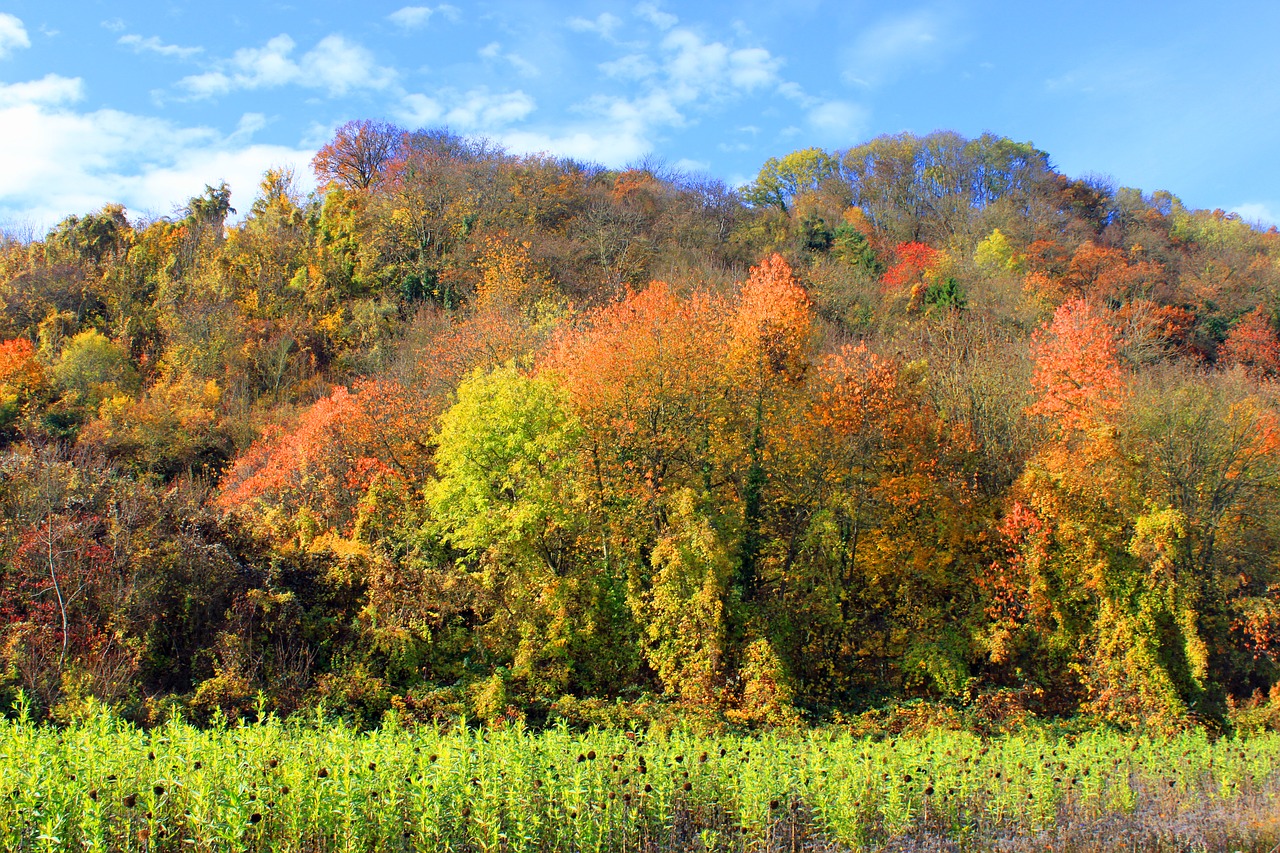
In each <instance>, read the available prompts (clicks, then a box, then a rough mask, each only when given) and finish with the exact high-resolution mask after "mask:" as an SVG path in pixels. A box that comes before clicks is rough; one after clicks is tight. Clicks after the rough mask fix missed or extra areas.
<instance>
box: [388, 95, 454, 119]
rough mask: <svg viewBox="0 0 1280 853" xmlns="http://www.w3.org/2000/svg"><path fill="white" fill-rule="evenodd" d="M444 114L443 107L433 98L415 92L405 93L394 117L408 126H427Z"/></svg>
mask: <svg viewBox="0 0 1280 853" xmlns="http://www.w3.org/2000/svg"><path fill="white" fill-rule="evenodd" d="M442 115H444V107H442V106H440V102H439V101H437V100H436V99H435V98H432V97H429V96H427V95H423V94H419V93H415V94H410V95H405V96H404V98H403V99H402V100H401V102H400V108H399V109H398V110H397V112H396V118H397V119H399V120H400V121H401V122H403V123H404V124H405V125H407V126H408V127H412V128H417V127H427V126H428V125H432V124H435V123H436V122H437V121H439V120H440V116H442Z"/></svg>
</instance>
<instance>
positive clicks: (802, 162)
mask: <svg viewBox="0 0 1280 853" xmlns="http://www.w3.org/2000/svg"><path fill="white" fill-rule="evenodd" d="M836 169H837V161H836V159H835V158H834V157H832V156H831V155H830V154H828V153H827V152H825V151H823V150H822V149H821V148H805V149H803V150H801V151H792V152H791V153H790V154H787V155H786V156H784V157H782V158H778V157H770V158H769V159H768V160H766V161H765V163H764V165H763V166H762V167H761V168H760V174H759V175H757V176H756V179H755V181H753V182H752V183H750V184H748V185H747V186H745V187H743V188H742V197H743V198H744V199H745V200H746V201H747V202H749V203H750V204H753V205H755V206H756V207H776V208H777V209H778V210H780V211H782V212H783V213H788V212H789V211H790V205H791V202H792V201H793V200H794V199H795V197H796V196H797V195H799V194H800V193H803V192H812V191H814V190H817V189H818V188H819V187H821V186H822V184H823V182H824V181H826V180H827V179H828V178H830V177H832V176H833V175H835V174H836Z"/></svg>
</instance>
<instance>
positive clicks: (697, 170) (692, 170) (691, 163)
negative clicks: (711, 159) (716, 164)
mask: <svg viewBox="0 0 1280 853" xmlns="http://www.w3.org/2000/svg"><path fill="white" fill-rule="evenodd" d="M671 166H672V168H673V169H675V170H676V171H677V172H680V173H681V174H684V175H704V174H706V173H708V172H710V171H711V164H710V163H708V162H706V161H705V160H690V159H689V158H688V157H681V158H680V159H679V160H677V161H676V162H675V163H673V164H671Z"/></svg>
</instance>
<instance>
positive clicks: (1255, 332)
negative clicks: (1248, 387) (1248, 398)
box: [1218, 306, 1280, 377]
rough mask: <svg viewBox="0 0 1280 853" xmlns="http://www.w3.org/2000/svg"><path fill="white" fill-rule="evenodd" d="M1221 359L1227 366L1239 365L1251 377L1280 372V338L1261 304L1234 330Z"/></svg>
mask: <svg viewBox="0 0 1280 853" xmlns="http://www.w3.org/2000/svg"><path fill="white" fill-rule="evenodd" d="M1218 358H1219V360H1220V361H1221V362H1222V363H1223V364H1225V365H1228V366H1230V365H1237V364H1238V365H1240V366H1241V367H1243V368H1244V369H1245V370H1246V371H1247V372H1248V373H1249V374H1250V375H1252V376H1260V377H1271V376H1276V375H1277V374H1280V339H1277V337H1276V333H1275V330H1274V329H1272V328H1271V321H1270V319H1269V318H1268V317H1267V314H1266V312H1264V311H1263V310H1262V307H1261V306H1259V307H1258V308H1256V309H1254V310H1253V311H1251V312H1249V313H1248V314H1246V315H1245V316H1244V317H1243V318H1242V319H1241V320H1240V322H1238V323H1236V325H1235V326H1234V327H1233V328H1232V329H1231V334H1229V335H1227V339H1226V341H1225V342H1224V343H1223V344H1222V349H1221V350H1219V352H1218Z"/></svg>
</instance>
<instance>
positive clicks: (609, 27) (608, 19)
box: [568, 12, 622, 41]
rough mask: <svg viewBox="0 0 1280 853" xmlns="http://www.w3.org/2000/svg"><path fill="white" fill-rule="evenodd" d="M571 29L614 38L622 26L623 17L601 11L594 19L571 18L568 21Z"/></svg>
mask: <svg viewBox="0 0 1280 853" xmlns="http://www.w3.org/2000/svg"><path fill="white" fill-rule="evenodd" d="M568 24H569V29H571V30H573V31H574V32H577V33H596V34H597V35H599V36H600V37H601V38H603V39H608V40H610V41H612V40H613V34H614V32H615V31H616V30H617V29H618V27H620V26H622V19H621V18H619V17H618V16H617V15H610V14H609V13H608V12H601V13H600V14H599V15H596V18H595V20H594V21H589V20H587V19H586V18H570V19H569V21H568Z"/></svg>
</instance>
